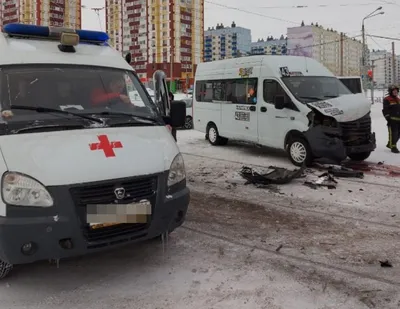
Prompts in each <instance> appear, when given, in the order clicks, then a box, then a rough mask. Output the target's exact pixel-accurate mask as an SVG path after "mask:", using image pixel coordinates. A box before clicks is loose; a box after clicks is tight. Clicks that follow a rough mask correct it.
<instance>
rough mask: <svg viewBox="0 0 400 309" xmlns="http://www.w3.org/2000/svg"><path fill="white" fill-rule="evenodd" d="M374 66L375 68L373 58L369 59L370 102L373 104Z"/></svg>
mask: <svg viewBox="0 0 400 309" xmlns="http://www.w3.org/2000/svg"><path fill="white" fill-rule="evenodd" d="M374 68H375V60H371V73H372V74H371V103H372V104H374V101H375V100H374V87H375V85H374Z"/></svg>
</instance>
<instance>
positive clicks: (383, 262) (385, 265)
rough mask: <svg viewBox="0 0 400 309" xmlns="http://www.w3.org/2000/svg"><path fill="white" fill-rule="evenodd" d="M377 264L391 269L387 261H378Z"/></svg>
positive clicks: (390, 264)
mask: <svg viewBox="0 0 400 309" xmlns="http://www.w3.org/2000/svg"><path fill="white" fill-rule="evenodd" d="M379 263H381V267H393V265H392V263H390V262H389V261H388V260H385V261H379Z"/></svg>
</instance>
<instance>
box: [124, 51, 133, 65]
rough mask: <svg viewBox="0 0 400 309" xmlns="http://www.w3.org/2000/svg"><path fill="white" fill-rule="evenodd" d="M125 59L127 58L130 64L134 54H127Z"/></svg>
mask: <svg viewBox="0 0 400 309" xmlns="http://www.w3.org/2000/svg"><path fill="white" fill-rule="evenodd" d="M125 60H126V62H128V64H131V61H132V55H131V53H127V54H126V56H125Z"/></svg>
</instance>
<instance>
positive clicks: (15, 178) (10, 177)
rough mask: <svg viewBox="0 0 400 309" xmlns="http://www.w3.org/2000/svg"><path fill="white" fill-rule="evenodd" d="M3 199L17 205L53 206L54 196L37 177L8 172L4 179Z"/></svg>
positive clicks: (7, 202)
mask: <svg viewBox="0 0 400 309" xmlns="http://www.w3.org/2000/svg"><path fill="white" fill-rule="evenodd" d="M2 197H3V201H4V202H5V203H6V204H9V205H15V206H34V207H51V206H53V198H52V197H51V195H50V193H49V192H48V191H47V190H46V188H45V187H44V186H43V185H42V184H40V183H39V182H38V181H36V180H35V179H33V178H31V177H29V176H25V175H22V174H19V173H14V172H7V173H5V174H4V175H3V179H2Z"/></svg>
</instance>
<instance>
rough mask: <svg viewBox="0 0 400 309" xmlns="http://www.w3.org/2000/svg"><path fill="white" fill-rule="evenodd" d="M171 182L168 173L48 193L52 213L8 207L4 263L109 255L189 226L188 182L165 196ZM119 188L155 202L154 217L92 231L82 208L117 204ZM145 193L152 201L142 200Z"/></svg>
mask: <svg viewBox="0 0 400 309" xmlns="http://www.w3.org/2000/svg"><path fill="white" fill-rule="evenodd" d="M167 176H168V173H167V172H166V173H162V174H158V175H152V176H146V177H145V178H140V177H136V178H131V179H118V180H111V181H104V182H99V183H92V184H84V185H76V186H74V185H71V186H59V187H48V188H47V189H48V191H49V192H50V194H51V195H52V196H53V199H54V201H55V205H54V206H53V207H50V208H34V209H32V208H31V207H16V206H9V205H8V206H7V217H0V260H2V261H5V262H8V263H10V264H27V263H32V262H35V261H40V260H48V259H63V258H68V257H73V256H80V255H85V254H88V253H95V252H99V251H105V250H108V249H112V248H115V247H118V246H121V245H126V244H130V243H135V242H139V241H144V240H147V239H152V238H155V237H157V236H159V235H161V234H163V233H166V232H171V231H173V230H174V229H176V228H177V227H179V226H180V225H182V224H183V222H184V220H185V217H186V212H187V209H188V205H189V200H190V196H189V189H188V188H187V187H186V182H182V183H180V184H178V185H176V186H175V188H172V189H173V190H172V191H171V192H168V194H167V186H166V183H167ZM116 186H119V187H120V186H123V187H125V188H126V190H127V192H128V191H129V192H130V196H133V195H134V194H136V195H137V196H139V195H140V194H141V195H143V196H141V197H140V198H141V199H142V198H146V199H148V200H149V201H150V202H151V207H152V211H151V215H149V216H148V220H147V223H128V224H122V225H115V226H109V227H106V228H103V229H96V230H92V229H90V228H89V225H88V224H87V222H86V214H87V212H86V211H87V210H86V206H85V205H84V203H86V202H89V200H90V199H92V200H93V199H96V198H97V202H98V204H100V203H104V204H107V203H110V201H112V200H115V197H112V195H113V194H115V193H114V191H115V189H114V188H115V187H116ZM146 190H147V191H146ZM77 192H79V194H77ZM147 193H149V194H148V196H147V197H146V196H144V195H146V194H147ZM99 198H101V199H102V200H99ZM83 202H84V203H83Z"/></svg>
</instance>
